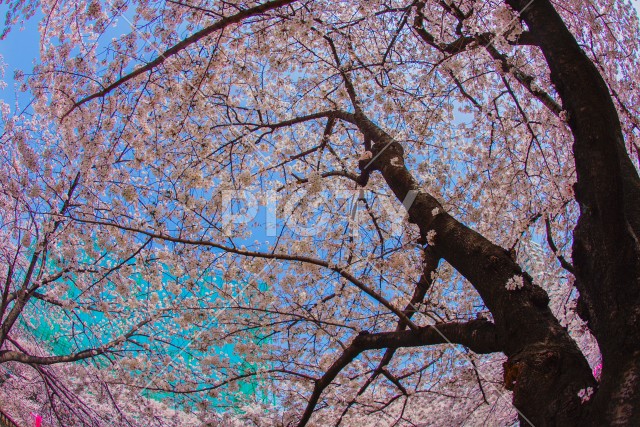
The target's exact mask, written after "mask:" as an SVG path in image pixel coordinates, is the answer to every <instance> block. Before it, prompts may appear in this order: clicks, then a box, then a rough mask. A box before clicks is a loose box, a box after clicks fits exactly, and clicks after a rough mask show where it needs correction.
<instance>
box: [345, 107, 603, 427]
mask: <svg viewBox="0 0 640 427" xmlns="http://www.w3.org/2000/svg"><path fill="white" fill-rule="evenodd" d="M344 118H345V119H347V120H350V121H351V122H353V123H355V124H356V125H357V126H358V127H359V129H360V130H361V131H362V132H363V134H364V135H365V137H367V138H369V139H370V140H371V141H373V142H374V145H373V150H372V151H373V156H374V159H375V160H374V161H373V163H372V164H371V165H370V168H371V169H375V170H378V171H380V172H381V173H382V176H383V177H384V179H385V181H386V182H387V184H388V185H389V187H390V188H391V189H392V190H393V192H394V193H395V195H396V197H397V198H398V200H400V201H404V200H405V198H406V197H407V195H408V194H410V192H415V193H413V194H415V195H416V197H415V201H414V202H413V203H412V204H411V206H410V207H409V217H410V221H411V222H413V223H415V224H416V225H417V226H418V227H419V229H420V232H421V234H422V235H423V236H428V235H429V232H430V231H435V233H436V234H435V237H432V238H433V239H434V240H435V242H434V243H435V248H436V249H437V251H438V254H439V255H441V256H442V257H443V258H444V259H445V260H447V261H448V262H449V263H450V264H451V265H452V266H453V267H454V268H455V269H456V270H458V271H459V272H460V273H461V274H462V275H463V276H464V277H465V278H466V279H467V280H469V282H470V283H471V284H472V285H473V286H474V288H475V289H476V290H477V291H478V293H479V294H480V296H481V298H482V299H483V301H484V303H485V304H486V306H487V307H488V308H489V310H490V311H491V313H492V315H493V318H494V322H495V326H496V333H497V337H498V342H499V344H500V346H501V348H502V351H504V353H505V354H506V355H507V356H508V358H509V359H508V362H507V363H506V364H505V386H506V387H507V388H509V389H511V390H513V392H514V405H515V407H516V408H517V409H518V411H519V413H520V419H521V422H522V424H523V425H529V424H533V425H535V426H544V425H563V426H570V425H576V424H577V420H578V419H579V416H580V414H581V412H582V410H583V407H582V405H581V401H580V399H579V397H578V392H579V391H580V390H581V389H584V388H587V387H595V385H596V384H595V380H594V379H593V376H592V374H591V370H590V368H589V365H588V363H587V362H586V360H585V358H584V356H583V355H582V353H581V352H580V350H579V349H578V347H577V345H576V344H575V342H574V341H573V339H572V338H571V337H570V336H569V334H568V333H567V331H566V329H564V328H563V327H562V326H561V325H560V324H559V322H558V321H557V319H556V318H555V317H554V316H553V314H552V313H551V310H550V309H549V306H548V302H549V299H548V296H547V294H546V292H545V291H544V290H543V289H542V288H540V287H539V286H537V285H535V284H533V283H532V279H531V277H530V276H529V275H528V274H526V273H525V272H523V271H522V269H521V268H520V267H519V266H518V264H516V263H515V261H514V260H513V259H512V258H511V256H510V255H509V253H508V252H507V251H506V250H505V249H503V248H501V247H499V246H497V245H495V244H493V243H491V242H490V241H489V240H487V239H486V238H484V237H483V236H481V235H480V234H478V233H477V232H475V231H473V230H471V229H470V228H468V227H466V226H465V225H463V224H462V223H460V222H459V221H457V220H456V219H454V218H453V217H452V216H451V215H449V214H448V213H446V212H444V211H443V209H442V206H441V204H440V203H439V202H438V201H437V200H436V199H435V198H434V197H433V196H432V195H430V194H429V193H427V192H426V191H425V190H424V189H422V188H420V186H419V184H418V182H417V181H416V180H415V179H414V177H413V176H412V175H411V173H410V172H409V171H408V170H407V168H406V166H405V164H404V152H403V149H402V146H401V145H400V144H399V143H398V142H396V141H394V140H393V139H392V138H391V137H390V136H389V135H388V134H387V133H385V132H384V131H382V130H381V129H380V128H378V127H377V126H376V125H375V124H373V123H372V122H371V121H370V120H368V119H367V118H366V117H365V116H364V114H362V113H361V112H358V113H356V114H355V115H349V117H344ZM363 163H366V162H363ZM361 166H362V167H363V168H364V167H365V165H364V164H361ZM512 279H515V280H521V284H522V287H521V288H519V289H514V290H509V289H507V283H508V282H509V281H510V280H512Z"/></svg>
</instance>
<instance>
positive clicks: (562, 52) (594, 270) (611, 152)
mask: <svg viewBox="0 0 640 427" xmlns="http://www.w3.org/2000/svg"><path fill="white" fill-rule="evenodd" d="M508 3H509V4H510V5H511V6H512V7H513V8H514V9H515V10H522V13H521V16H522V17H523V19H524V21H525V22H526V24H527V26H528V27H529V30H530V32H531V34H532V36H533V38H534V40H535V41H536V42H537V44H538V46H539V47H540V49H541V50H542V52H543V54H544V56H545V58H546V60H547V63H548V64H549V69H550V71H551V79H552V81H553V83H554V85H555V87H556V89H557V91H558V94H559V95H560V97H561V99H562V102H563V108H564V109H565V110H566V111H567V113H568V124H569V126H570V128H571V130H572V132H573V136H574V144H573V153H574V157H575V164H576V171H577V183H576V185H575V197H576V200H577V201H578V203H579V204H580V218H579V220H578V224H577V226H576V228H575V230H574V235H573V237H574V241H573V263H574V267H575V271H576V286H577V288H578V290H579V291H580V304H579V308H580V309H581V315H582V316H583V318H584V319H585V320H587V321H588V324H589V327H590V328H591V330H592V331H593V333H594V335H595V337H596V338H597V340H598V343H599V345H600V349H601V352H602V358H603V370H602V380H601V384H600V387H599V389H598V390H597V392H596V394H595V396H594V397H593V399H592V400H591V402H590V404H589V405H588V406H589V409H590V411H589V412H590V414H589V415H588V416H586V417H585V418H584V423H585V424H592V425H640V244H639V241H638V237H639V236H640V179H639V178H638V173H637V171H636V169H635V167H634V166H633V164H632V163H631V160H630V159H629V156H628V154H627V152H626V149H625V146H624V139H623V136H622V131H621V127H620V121H619V118H618V114H617V111H616V108H615V106H614V104H613V101H612V98H611V96H610V94H609V90H608V88H607V85H606V83H605V82H604V80H603V79H602V77H601V76H600V74H599V73H598V70H597V69H596V67H595V66H594V65H593V63H592V62H591V61H590V60H589V58H588V57H587V56H586V54H585V53H584V52H583V51H582V50H581V49H580V46H579V45H578V43H577V42H576V40H575V38H574V37H573V35H572V34H571V33H570V32H569V30H568V29H567V27H566V26H565V24H564V22H563V21H562V19H561V18H560V16H559V15H558V13H557V12H556V10H555V9H554V8H553V6H552V5H551V3H550V2H549V1H548V0H535V1H534V2H532V3H531V4H528V3H529V2H528V1H525V0H508Z"/></svg>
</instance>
